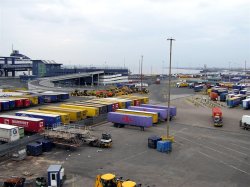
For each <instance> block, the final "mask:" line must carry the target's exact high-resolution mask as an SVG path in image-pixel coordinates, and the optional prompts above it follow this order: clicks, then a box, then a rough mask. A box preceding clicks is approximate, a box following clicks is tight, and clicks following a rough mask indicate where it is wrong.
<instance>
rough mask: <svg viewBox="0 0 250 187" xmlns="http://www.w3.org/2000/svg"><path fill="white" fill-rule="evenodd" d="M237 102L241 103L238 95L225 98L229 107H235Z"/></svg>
mask: <svg viewBox="0 0 250 187" xmlns="http://www.w3.org/2000/svg"><path fill="white" fill-rule="evenodd" d="M239 104H241V98H240V97H233V98H229V99H227V106H228V107H229V108H233V107H236V106H238V105H239Z"/></svg>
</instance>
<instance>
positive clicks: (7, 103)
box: [0, 101, 10, 111]
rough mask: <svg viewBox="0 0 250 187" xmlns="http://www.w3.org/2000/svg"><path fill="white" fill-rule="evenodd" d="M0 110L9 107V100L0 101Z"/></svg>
mask: <svg viewBox="0 0 250 187" xmlns="http://www.w3.org/2000/svg"><path fill="white" fill-rule="evenodd" d="M0 104H1V110H2V111H6V110H9V109H10V102H9V101H0Z"/></svg>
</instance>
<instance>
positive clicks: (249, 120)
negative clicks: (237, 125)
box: [241, 115, 250, 126]
mask: <svg viewBox="0 0 250 187" xmlns="http://www.w3.org/2000/svg"><path fill="white" fill-rule="evenodd" d="M241 123H242V124H243V125H244V124H245V125H247V126H250V116H248V115H243V116H242V119H241Z"/></svg>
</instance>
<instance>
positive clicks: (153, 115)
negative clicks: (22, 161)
mask: <svg viewBox="0 0 250 187" xmlns="http://www.w3.org/2000/svg"><path fill="white" fill-rule="evenodd" d="M115 112H118V113H124V114H134V115H140V116H151V117H152V123H158V122H159V120H158V113H155V112H145V111H139V110H129V109H118V110H116V111H115Z"/></svg>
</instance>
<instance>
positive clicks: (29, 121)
mask: <svg viewBox="0 0 250 187" xmlns="http://www.w3.org/2000/svg"><path fill="white" fill-rule="evenodd" d="M0 123H3V124H9V125H15V126H18V127H23V128H24V131H25V132H33V133H38V132H41V131H43V130H44V120H43V119H39V118H30V117H24V116H12V115H0Z"/></svg>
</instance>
